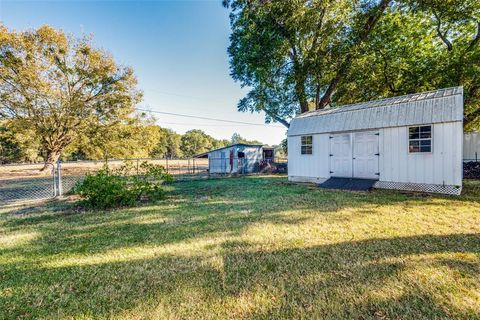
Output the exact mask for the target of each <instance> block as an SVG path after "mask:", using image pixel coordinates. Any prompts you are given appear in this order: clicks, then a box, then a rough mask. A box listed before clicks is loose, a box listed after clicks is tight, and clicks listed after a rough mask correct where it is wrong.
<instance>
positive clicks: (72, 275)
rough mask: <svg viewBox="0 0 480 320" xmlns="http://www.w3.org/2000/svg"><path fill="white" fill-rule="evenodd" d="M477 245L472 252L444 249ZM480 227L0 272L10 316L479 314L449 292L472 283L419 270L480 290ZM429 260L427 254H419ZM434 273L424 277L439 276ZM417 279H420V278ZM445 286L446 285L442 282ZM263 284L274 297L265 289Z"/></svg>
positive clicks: (240, 245) (239, 245)
mask: <svg viewBox="0 0 480 320" xmlns="http://www.w3.org/2000/svg"><path fill="white" fill-rule="evenodd" d="M454 253H464V254H474V255H476V256H477V259H476V260H474V261H470V263H469V266H468V267H465V266H464V264H463V262H462V259H461V258H459V259H455V258H449V259H447V260H445V258H443V256H438V255H444V254H447V255H448V254H454ZM479 255H480V235H479V234H453V235H424V236H413V237H399V238H391V239H371V240H365V241H351V242H342V243H335V244H328V245H321V246H315V247H309V248H288V249H281V250H273V251H265V250H262V249H259V248H258V247H255V245H253V244H250V243H247V242H235V241H228V242H225V243H224V244H223V245H222V250H221V251H220V252H219V253H218V256H216V258H217V259H220V260H221V261H222V263H221V264H216V263H215V261H216V260H215V259H214V260H213V262H212V258H215V256H213V257H208V256H196V255H190V256H180V255H160V256H157V257H152V258H148V259H136V260H127V261H122V262H108V261H103V262H101V263H92V264H79V265H71V266H67V267H45V266H44V265H37V266H30V268H26V269H24V270H22V272H18V270H16V269H15V268H16V267H15V266H11V267H10V268H4V270H3V272H2V273H1V275H0V280H1V282H0V283H1V285H0V287H3V292H5V293H10V294H2V295H0V310H3V312H4V314H3V316H4V318H7V319H8V318H12V319H13V318H16V317H27V318H28V317H32V318H38V317H47V316H50V317H51V316H55V317H81V316H85V315H87V316H88V315H89V312H91V315H94V317H97V318H103V317H114V318H115V317H116V316H117V315H118V314H120V313H125V312H126V313H128V312H135V313H136V314H135V316H136V317H137V318H142V312H146V310H151V309H152V308H155V307H156V306H157V307H158V306H161V307H162V308H163V309H164V311H165V310H166V311H165V312H167V311H168V312H170V316H171V317H174V318H219V319H224V318H244V319H247V318H251V319H254V318H302V317H303V318H325V319H395V318H400V319H427V318H428V319H433V318H437V319H441V318H443V319H447V318H470V319H473V318H478V317H480V306H477V308H476V309H475V308H473V309H468V308H462V307H461V306H459V305H456V304H455V299H452V300H448V299H443V297H442V295H445V294H447V292H448V294H450V295H452V294H457V295H460V296H457V298H458V299H461V295H462V294H464V292H465V291H464V290H465V287H464V284H458V283H456V282H455V279H454V281H453V282H451V283H447V284H446V286H448V287H449V289H448V290H445V289H442V286H445V284H443V283H436V282H435V281H434V280H432V281H430V282H428V281H427V282H426V283H425V282H422V281H421V278H418V279H417V278H412V277H411V276H409V272H417V273H420V274H421V273H422V272H427V271H425V270H427V269H428V268H437V271H436V274H435V275H436V276H438V273H440V277H441V276H442V274H441V272H442V271H441V270H438V266H442V267H444V268H448V270H453V271H459V272H461V277H462V281H463V283H464V282H465V281H467V282H468V283H469V284H470V285H471V286H473V287H474V289H476V290H479V289H480V288H479V287H478V282H477V280H478V274H479V271H480V256H479ZM418 256H420V257H421V258H422V260H421V261H420V262H417V260H415V258H416V257H418ZM433 275H434V274H432V275H429V274H428V273H425V274H423V276H424V277H426V278H427V279H428V277H430V276H433ZM412 279H413V280H412ZM442 290H443V291H442ZM262 294H263V295H264V296H266V297H268V299H267V300H265V299H261V296H262Z"/></svg>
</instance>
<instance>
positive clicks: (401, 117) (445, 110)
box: [288, 87, 463, 136]
mask: <svg viewBox="0 0 480 320" xmlns="http://www.w3.org/2000/svg"><path fill="white" fill-rule="evenodd" d="M462 120H463V87H454V88H447V89H440V90H435V91H429V92H422V93H414V94H409V95H405V96H399V97H393V98H386V99H381V100H373V101H368V102H362V103H355V104H350V105H346V106H342V107H335V108H327V109H323V110H315V111H309V112H305V113H303V114H301V115H299V116H297V117H296V118H295V119H293V120H292V122H291V123H290V128H289V129H288V135H289V136H295V135H301V134H314V133H330V132H341V131H352V130H364V129H378V128H386V127H399V126H410V125H419V124H427V123H440V122H453V121H462Z"/></svg>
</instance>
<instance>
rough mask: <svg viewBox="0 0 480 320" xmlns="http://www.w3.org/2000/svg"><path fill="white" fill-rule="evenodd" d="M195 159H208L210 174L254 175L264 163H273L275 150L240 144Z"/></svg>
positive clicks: (197, 156)
mask: <svg viewBox="0 0 480 320" xmlns="http://www.w3.org/2000/svg"><path fill="white" fill-rule="evenodd" d="M195 157H196V158H208V170H209V172H210V173H221V174H225V173H229V174H235V173H252V172H255V170H256V168H258V166H259V165H260V163H261V162H262V161H273V149H272V148H267V147H263V146H262V145H252V144H244V143H238V144H234V145H230V146H226V147H223V148H219V149H215V150H211V151H208V152H205V153H202V154H199V155H196V156H195Z"/></svg>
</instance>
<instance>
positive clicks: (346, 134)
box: [288, 87, 463, 195]
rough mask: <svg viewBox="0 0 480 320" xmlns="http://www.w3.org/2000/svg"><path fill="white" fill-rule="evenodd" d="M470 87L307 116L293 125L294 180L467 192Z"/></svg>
mask: <svg viewBox="0 0 480 320" xmlns="http://www.w3.org/2000/svg"><path fill="white" fill-rule="evenodd" d="M462 149H463V88H462V87H455V88H448V89H441V90H436V91H430V92H424V93H417V94H410V95H405V96H399V97H394V98H387V99H382V100H375V101H370V102H365V103H357V104H352V105H346V106H343V107H335V108H327V109H323V110H315V111H310V112H306V113H303V114H301V115H299V116H297V117H296V118H295V119H293V120H292V122H291V124H290V128H289V130H288V178H289V180H290V181H299V182H315V183H324V182H325V181H326V180H328V179H330V178H332V177H340V178H358V179H370V180H374V182H373V187H375V188H385V189H399V190H411V191H426V192H437V193H446V194H456V195H458V194H460V192H461V189H462V164H463V163H462Z"/></svg>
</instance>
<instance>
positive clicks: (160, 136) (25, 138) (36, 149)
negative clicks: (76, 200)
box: [0, 120, 280, 164]
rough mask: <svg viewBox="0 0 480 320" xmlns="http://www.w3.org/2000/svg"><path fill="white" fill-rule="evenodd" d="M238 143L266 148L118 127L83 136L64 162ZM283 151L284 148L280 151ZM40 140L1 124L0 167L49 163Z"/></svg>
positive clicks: (173, 154)
mask: <svg viewBox="0 0 480 320" xmlns="http://www.w3.org/2000/svg"><path fill="white" fill-rule="evenodd" d="M234 143H248V144H262V143H261V142H259V141H251V140H247V139H244V138H243V137H241V136H240V135H239V134H238V133H234V134H233V135H232V138H231V139H215V138H214V137H212V136H210V135H208V134H206V133H205V132H203V131H202V130H199V129H193V130H190V131H187V132H186V133H185V134H183V135H182V134H179V133H176V132H175V131H173V130H171V129H166V128H161V127H160V126H158V125H155V124H153V120H150V121H148V122H147V121H143V122H139V123H136V124H126V125H117V126H116V127H115V130H111V131H108V132H104V133H99V134H98V135H95V136H94V137H91V136H82V137H80V139H78V140H76V141H75V142H73V143H72V144H70V145H69V146H68V147H66V148H65V149H64V150H63V151H62V153H61V156H60V158H61V159H62V160H87V159H88V160H99V159H105V158H120V159H121V158H188V157H192V156H193V155H196V154H199V153H203V152H206V151H209V150H212V149H216V148H221V147H224V146H227V145H230V144H234ZM279 150H280V148H279ZM46 154H47V153H46V151H45V150H44V149H42V144H41V141H40V138H39V137H36V136H35V135H33V134H32V135H30V134H28V133H23V132H17V131H14V130H12V129H11V128H9V126H8V124H5V123H0V164H6V163H18V162H42V161H45V160H46V157H47V155H46Z"/></svg>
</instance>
